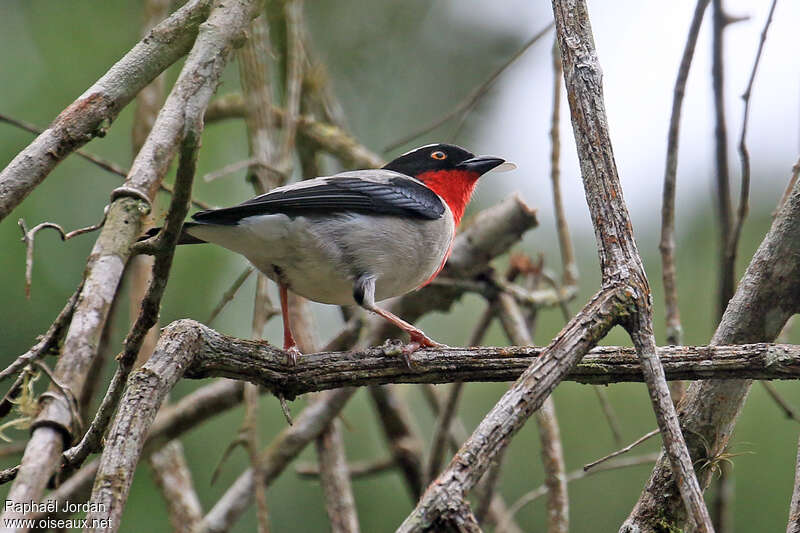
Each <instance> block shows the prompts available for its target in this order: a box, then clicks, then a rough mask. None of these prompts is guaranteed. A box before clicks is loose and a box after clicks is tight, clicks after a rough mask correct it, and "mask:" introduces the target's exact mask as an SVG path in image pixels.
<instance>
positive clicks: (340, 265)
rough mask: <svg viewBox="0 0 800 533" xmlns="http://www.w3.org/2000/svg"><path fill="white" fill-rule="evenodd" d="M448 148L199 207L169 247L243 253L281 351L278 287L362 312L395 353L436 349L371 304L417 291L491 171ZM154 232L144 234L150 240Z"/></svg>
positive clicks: (488, 164) (283, 294)
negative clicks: (393, 331)
mask: <svg viewBox="0 0 800 533" xmlns="http://www.w3.org/2000/svg"><path fill="white" fill-rule="evenodd" d="M504 163H505V160H503V159H500V158H498V157H490V156H479V157H475V155H473V154H471V153H470V152H468V151H466V150H464V149H463V148H459V147H458V146H454V145H450V144H431V145H428V146H423V147H421V148H417V149H415V150H412V151H410V152H407V153H405V154H403V155H401V156H400V157H398V158H397V159H395V160H393V161H392V162H390V163H389V164H387V165H386V166H384V167H383V168H381V169H375V170H356V171H353V172H342V173H340V174H336V175H334V176H328V177H320V178H314V179H309V180H305V181H301V182H298V183H293V184H291V185H287V186H285V187H278V188H276V189H273V190H271V191H270V192H268V193H266V194H262V195H260V196H257V197H255V198H252V199H250V200H247V201H246V202H244V203H241V204H239V205H236V206H233V207H226V208H223V209H213V210H210V211H201V212H199V213H196V214H194V215H193V216H192V218H193V219H194V222H186V223H185V224H184V225H183V234H182V235H181V239H180V241H179V244H190V243H199V242H210V243H214V244H218V245H220V246H222V247H224V248H227V249H229V250H232V251H234V252H237V253H240V254H242V255H243V256H245V257H246V258H247V259H248V260H249V261H250V262H251V263H252V264H253V265H254V266H255V267H256V268H257V269H258V270H260V271H261V272H263V273H264V274H265V275H266V276H267V277H269V278H270V279H272V280H273V281H274V282H275V283H277V284H278V286H279V288H280V301H281V312H282V316H283V331H284V337H283V338H284V349H285V350H287V351H289V353H290V354H291V357H292V362H295V361H296V357H297V354H299V350H298V349H297V346H296V344H295V340H294V337H293V336H292V329H291V325H290V324H289V315H288V310H287V294H288V290H292V291H293V292H295V293H297V294H299V295H301V296H304V297H306V298H308V299H309V300H314V301H316V302H322V303H328V304H338V305H352V304H354V303H356V304H358V305H360V306H361V307H363V308H365V309H367V310H369V311H372V312H374V313H376V314H378V315H380V316H382V317H383V318H385V319H386V320H388V321H389V322H391V323H393V324H394V325H396V326H397V327H399V328H400V329H402V330H404V331H406V332H408V334H409V335H410V337H411V343H410V344H408V345H406V347H405V348H404V350H403V354H404V356H405V357H406V362H407V363H408V354H409V353H411V352H413V351H414V350H416V349H418V348H419V347H421V346H439V344H438V343H436V342H434V341H433V340H431V339H430V338H428V336H426V335H425V333H423V332H422V330H420V329H418V328H416V327H414V326H412V325H411V324H409V323H407V322H405V321H404V320H402V319H401V318H399V317H397V316H395V315H393V314H392V313H390V312H388V311H386V310H384V309H381V308H380V307H378V306H377V305H376V304H375V302H376V301H380V300H384V299H386V298H390V297H392V296H398V295H401V294H405V293H407V292H410V291H412V290H414V289H416V288H418V287H421V286H423V285H426V284H427V283H429V282H430V281H432V280H433V278H435V277H436V275H437V274H438V273H439V272H440V271H441V270H442V267H444V263H445V261H447V257H448V256H449V255H450V250H451V248H452V245H453V237H454V236H455V230H456V227H457V226H458V224H459V222H460V221H461V216H462V215H463V214H464V208H465V207H466V206H467V203H469V200H470V196H471V195H472V191H473V189H474V187H475V184H476V182H477V180H478V178H479V177H480V176H481V175H482V174H484V173H486V172H488V171H489V170H492V169H494V168H496V167H499V166H500V165H503V167H508V169H510V168H513V164H511V163H506V164H505V165H504ZM152 234H154V232H152V231H151V232H150V233H148V235H152Z"/></svg>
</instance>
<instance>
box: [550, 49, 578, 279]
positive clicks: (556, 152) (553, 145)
mask: <svg viewBox="0 0 800 533" xmlns="http://www.w3.org/2000/svg"><path fill="white" fill-rule="evenodd" d="M552 56H553V112H552V113H551V115H550V183H551V185H552V188H553V211H554V215H555V222H556V232H557V233H558V248H559V251H560V252H561V264H562V267H563V270H562V277H561V280H562V282H563V283H564V285H575V284H577V282H578V265H577V263H576V262H575V251H574V249H573V247H572V238H571V237H570V234H569V226H568V224H567V217H566V215H565V213H564V202H563V201H562V200H561V168H560V159H561V134H560V132H559V125H560V123H561V118H560V117H561V78H562V75H563V71H562V68H561V51H560V50H559V48H558V38H556V39H554V40H553V54H552Z"/></svg>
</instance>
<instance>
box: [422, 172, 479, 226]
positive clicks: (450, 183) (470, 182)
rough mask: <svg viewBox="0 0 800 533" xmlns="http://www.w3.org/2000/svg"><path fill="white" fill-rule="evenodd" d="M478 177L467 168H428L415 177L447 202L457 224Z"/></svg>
mask: <svg viewBox="0 0 800 533" xmlns="http://www.w3.org/2000/svg"><path fill="white" fill-rule="evenodd" d="M480 177H481V175H480V174H478V173H477V172H471V171H467V170H430V171H428V172H423V173H422V174H420V175H418V176H417V179H418V180H420V181H421V182H422V183H424V184H425V185H426V186H427V187H428V188H429V189H431V190H432V191H433V192H435V193H436V194H438V195H439V196H441V197H442V199H443V200H444V201H445V202H447V206H448V207H449V208H450V211H451V212H452V213H453V220H454V221H455V223H456V226H458V224H459V223H460V222H461V217H462V216H463V215H464V209H465V208H466V207H467V204H468V203H469V199H470V197H471V196H472V191H473V190H474V189H475V185H476V184H477V183H478V178H480Z"/></svg>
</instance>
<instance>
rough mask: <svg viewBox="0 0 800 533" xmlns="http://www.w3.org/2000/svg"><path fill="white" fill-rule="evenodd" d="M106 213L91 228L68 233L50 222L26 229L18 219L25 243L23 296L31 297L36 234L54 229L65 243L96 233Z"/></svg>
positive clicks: (23, 223) (21, 220)
mask: <svg viewBox="0 0 800 533" xmlns="http://www.w3.org/2000/svg"><path fill="white" fill-rule="evenodd" d="M107 212H108V211H106V212H104V213H103V219H102V220H101V221H100V222H99V223H97V224H93V225H91V226H87V227H85V228H79V229H76V230H73V231H70V232H69V233H66V232H64V229H63V228H62V227H61V226H59V225H58V224H54V223H52V222H42V223H41V224H37V225H36V226H34V227H33V228H32V229H30V230H29V229H28V226H27V225H26V224H25V221H24V220H23V219H19V221H18V222H17V223H18V224H19V227H20V229H21V230H22V242H24V243H25V296H26V297H28V298H30V297H31V283H32V281H31V279H32V276H33V246H34V240H35V239H36V234H37V233H38V232H39V231H41V230H43V229H46V228H50V229H54V230H56V231H57V232H58V234H59V235H60V236H61V240H62V241H66V240H69V239H71V238H72V237H77V236H78V235H83V234H84V233H90V232H92V231H97V230H99V229H100V228H102V227H103V224H105V222H106V214H107Z"/></svg>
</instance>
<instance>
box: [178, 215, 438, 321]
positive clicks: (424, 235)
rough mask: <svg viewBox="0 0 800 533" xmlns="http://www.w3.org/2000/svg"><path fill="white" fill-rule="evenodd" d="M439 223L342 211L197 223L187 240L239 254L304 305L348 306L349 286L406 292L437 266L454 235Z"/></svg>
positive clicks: (388, 293)
mask: <svg viewBox="0 0 800 533" xmlns="http://www.w3.org/2000/svg"><path fill="white" fill-rule="evenodd" d="M453 228H454V225H453V219H452V215H451V214H450V211H449V210H447V212H446V213H445V215H444V216H443V217H442V218H441V219H438V220H423V219H406V220H398V219H397V218H396V217H392V218H390V217H385V216H378V215H364V214H355V213H342V214H340V215H325V216H324V218H323V217H320V216H315V215H309V216H298V217H289V216H287V215H283V214H272V215H261V216H255V217H249V218H245V219H243V220H241V221H240V222H239V224H238V225H233V226H215V225H202V224H201V225H197V226H193V227H192V228H190V229H189V230H188V233H190V234H191V235H193V236H195V237H198V238H200V239H203V240H205V241H208V242H212V243H215V244H218V245H220V246H223V247H225V248H228V249H229V250H232V251H234V252H238V253H240V254H242V255H244V256H245V257H247V259H248V260H250V262H251V263H253V265H254V266H255V267H256V268H258V269H259V270H260V271H261V272H263V273H264V274H266V275H267V276H268V277H269V278H271V279H272V280H274V281H276V282H281V283H285V284H286V285H288V286H289V288H290V289H291V290H292V291H293V292H295V293H297V294H299V295H301V296H305V297H306V298H308V299H310V300H314V301H317V302H323V303H329V304H338V305H351V304H354V303H355V300H354V299H353V282H354V280H355V279H357V278H358V277H360V276H362V275H364V274H367V275H372V276H374V277H375V281H376V287H375V299H376V300H377V301H380V300H383V299H386V298H390V297H393V296H399V295H401V294H405V293H407V292H410V291H412V290H414V289H416V288H417V287H419V286H420V285H422V284H423V283H425V282H426V281H427V280H428V279H429V278H430V277H431V276H432V275H433V274H434V273H435V272H436V271H437V270H438V269H439V267H440V265H441V264H442V262H443V261H444V259H445V255H446V253H447V250H448V248H449V246H450V242H451V240H452V236H453Z"/></svg>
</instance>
